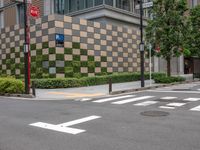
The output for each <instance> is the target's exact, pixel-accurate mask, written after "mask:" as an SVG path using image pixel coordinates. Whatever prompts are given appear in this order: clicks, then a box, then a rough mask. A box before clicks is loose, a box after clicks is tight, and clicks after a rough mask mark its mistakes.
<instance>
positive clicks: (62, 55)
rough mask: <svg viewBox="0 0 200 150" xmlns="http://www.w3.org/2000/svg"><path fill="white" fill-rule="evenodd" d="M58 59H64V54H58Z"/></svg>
mask: <svg viewBox="0 0 200 150" xmlns="http://www.w3.org/2000/svg"><path fill="white" fill-rule="evenodd" d="M56 60H61V61H64V54H56Z"/></svg>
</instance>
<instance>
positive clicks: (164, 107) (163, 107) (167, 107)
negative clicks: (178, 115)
mask: <svg viewBox="0 0 200 150" xmlns="http://www.w3.org/2000/svg"><path fill="white" fill-rule="evenodd" d="M159 108H162V109H175V107H170V106H160V107H159Z"/></svg>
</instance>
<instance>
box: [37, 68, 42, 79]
mask: <svg viewBox="0 0 200 150" xmlns="http://www.w3.org/2000/svg"><path fill="white" fill-rule="evenodd" d="M42 74H43V70H42V68H36V77H37V79H41V78H42V77H43V76H42Z"/></svg>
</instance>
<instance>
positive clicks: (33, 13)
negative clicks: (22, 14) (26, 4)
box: [29, 5, 40, 18]
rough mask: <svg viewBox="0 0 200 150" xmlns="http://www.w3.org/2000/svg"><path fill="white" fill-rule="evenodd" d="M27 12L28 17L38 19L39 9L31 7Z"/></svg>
mask: <svg viewBox="0 0 200 150" xmlns="http://www.w3.org/2000/svg"><path fill="white" fill-rule="evenodd" d="M29 12H30V15H31V16H32V17H34V18H38V17H39V16H40V8H39V7H37V6H33V5H31V6H30V10H29Z"/></svg>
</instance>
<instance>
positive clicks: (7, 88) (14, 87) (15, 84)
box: [0, 77, 24, 94]
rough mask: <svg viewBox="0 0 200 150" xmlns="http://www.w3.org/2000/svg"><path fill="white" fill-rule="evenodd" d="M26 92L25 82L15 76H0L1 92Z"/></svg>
mask: <svg viewBox="0 0 200 150" xmlns="http://www.w3.org/2000/svg"><path fill="white" fill-rule="evenodd" d="M23 92H24V84H23V82H22V81H21V80H16V79H14V78H9V77H8V78H0V94H21V93H23Z"/></svg>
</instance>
